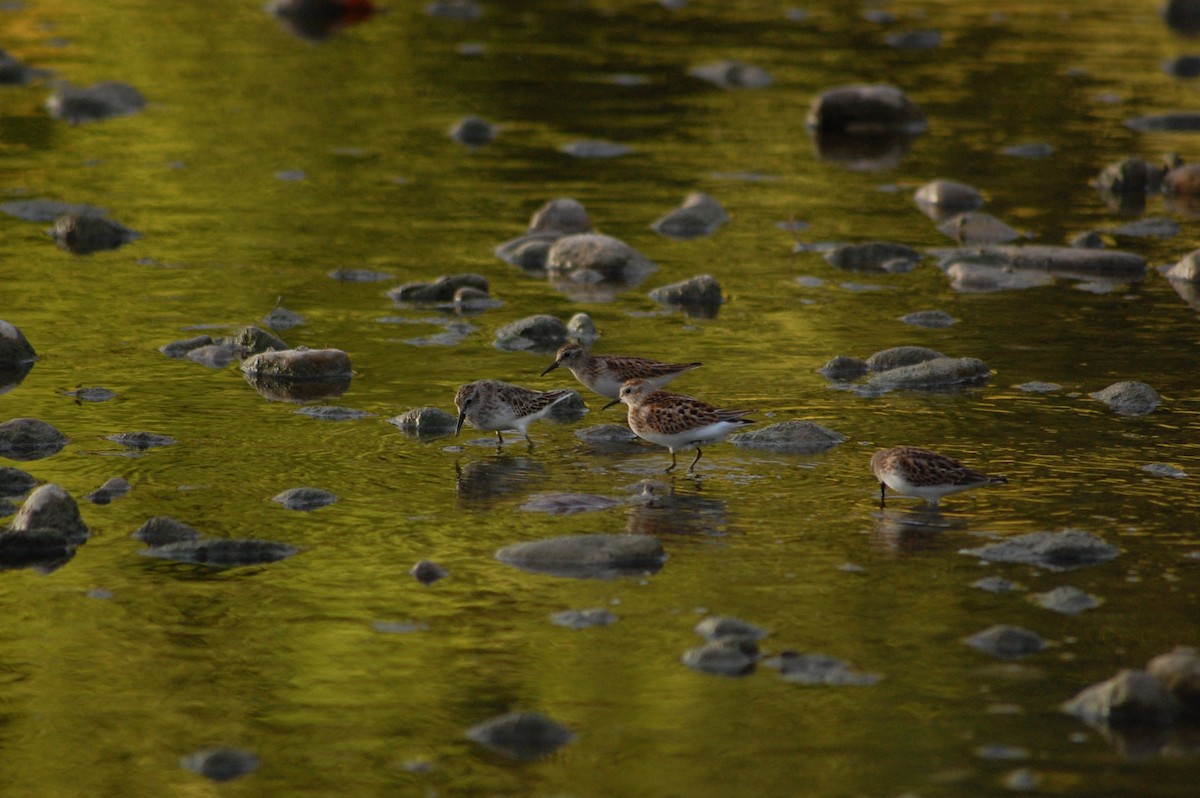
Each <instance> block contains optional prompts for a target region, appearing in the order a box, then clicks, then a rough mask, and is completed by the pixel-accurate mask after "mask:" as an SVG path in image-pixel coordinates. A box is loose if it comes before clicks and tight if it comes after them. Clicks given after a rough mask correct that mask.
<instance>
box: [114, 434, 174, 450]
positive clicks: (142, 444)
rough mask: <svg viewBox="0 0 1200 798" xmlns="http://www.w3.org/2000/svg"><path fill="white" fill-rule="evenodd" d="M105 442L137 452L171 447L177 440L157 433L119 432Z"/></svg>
mask: <svg viewBox="0 0 1200 798" xmlns="http://www.w3.org/2000/svg"><path fill="white" fill-rule="evenodd" d="M104 440H106V441H112V442H113V443H119V444H121V445H122V446H124V447H125V448H126V449H134V450H137V451H143V450H145V449H155V448H158V447H159V446H170V445H171V444H173V443H175V439H174V438H172V437H171V436H170V435H159V434H158V433H155V432H117V433H114V434H112V435H105V436H104Z"/></svg>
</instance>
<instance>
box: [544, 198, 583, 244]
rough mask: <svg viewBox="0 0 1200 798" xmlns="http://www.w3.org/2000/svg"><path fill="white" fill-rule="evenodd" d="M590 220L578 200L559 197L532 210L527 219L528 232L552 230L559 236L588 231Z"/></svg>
mask: <svg viewBox="0 0 1200 798" xmlns="http://www.w3.org/2000/svg"><path fill="white" fill-rule="evenodd" d="M591 231H592V221H591V220H590V219H589V218H588V215H587V211H586V210H584V207H583V205H581V204H580V203H579V202H578V201H576V200H573V199H570V198H567V197H560V198H558V199H552V200H550V201H548V202H547V203H546V204H545V205H543V206H542V207H540V208H538V209H537V210H536V211H534V214H533V218H531V219H530V220H529V232H531V233H535V232H553V233H557V234H558V235H559V236H560V237H561V236H565V235H573V234H575V233H590V232H591Z"/></svg>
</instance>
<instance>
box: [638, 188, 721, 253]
mask: <svg viewBox="0 0 1200 798" xmlns="http://www.w3.org/2000/svg"><path fill="white" fill-rule="evenodd" d="M728 221H729V214H727V213H725V209H724V208H722V207H721V203H719V202H717V201H716V200H715V199H713V198H712V197H710V196H708V195H707V194H703V193H701V192H698V191H697V192H692V193H691V194H688V195H687V196H686V197H685V198H684V200H683V205H681V206H680V207H678V208H676V209H675V210H673V211H671V212H670V213H668V214H666V215H665V216H663V217H662V218H660V219H658V220H657V221H655V222H654V224H652V225H651V227H652V228H653V229H654V231H655V232H656V233H658V234H660V235H664V236H667V237H669V238H677V239H681V240H685V241H686V240H690V239H693V238H702V237H704V236H710V235H712V234H713V233H715V232H716V231H717V229H718V228H720V226H721V225H723V224H725V223H726V222H728Z"/></svg>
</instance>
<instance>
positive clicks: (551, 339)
mask: <svg viewBox="0 0 1200 798" xmlns="http://www.w3.org/2000/svg"><path fill="white" fill-rule="evenodd" d="M567 335H568V333H567V325H565V324H563V323H562V321H561V320H559V319H556V318H555V317H554V316H550V315H547V314H545V313H539V314H537V315H535V316H526V317H525V318H523V319H518V320H517V321H514V322H512V323H511V324H506V325H504V326H503V327H501V328H500V329H498V330H496V340H495V341H494V342H493V345H494V346H495V347H496V348H497V349H503V350H505V351H508V352H521V351H525V350H532V351H535V352H538V351H547V350H550V351H553V350H556V349H558V348H559V347H560V346H562V345H563V344H565V343H566V342H567Z"/></svg>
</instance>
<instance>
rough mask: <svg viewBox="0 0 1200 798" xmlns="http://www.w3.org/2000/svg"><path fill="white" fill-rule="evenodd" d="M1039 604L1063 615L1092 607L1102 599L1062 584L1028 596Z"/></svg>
mask: <svg viewBox="0 0 1200 798" xmlns="http://www.w3.org/2000/svg"><path fill="white" fill-rule="evenodd" d="M1030 599H1032V600H1033V601H1034V602H1035V603H1037V604H1038V605H1039V606H1042V607H1045V608H1046V609H1048V610H1053V611H1055V612H1059V613H1062V614H1063V615H1078V614H1079V613H1081V612H1084V611H1085V610H1090V609H1094V608H1095V607H1099V606H1100V605H1101V604H1103V603H1104V600H1103V599H1100V598H1097V597H1096V596H1093V595H1091V594H1089V593H1085V592H1084V591H1082V590H1080V589H1079V588H1077V587H1071V586H1070V585H1064V586H1062V587H1056V588H1054V589H1053V590H1050V591H1048V592H1046V593H1034V594H1033V595H1032V596H1030Z"/></svg>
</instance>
